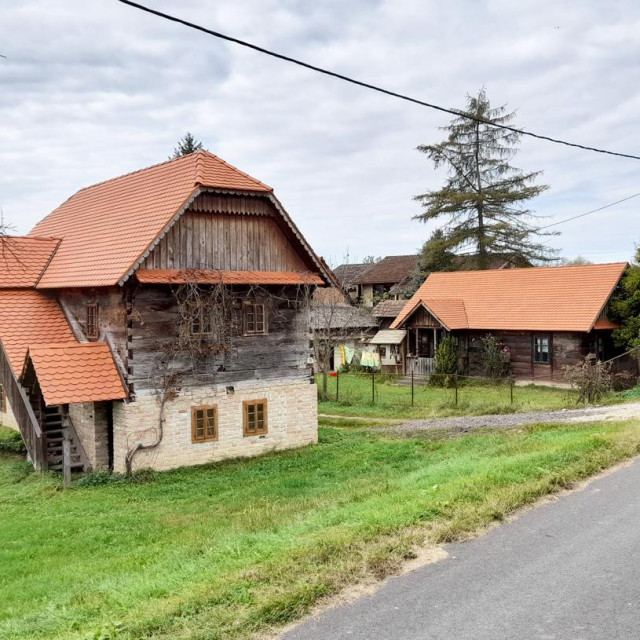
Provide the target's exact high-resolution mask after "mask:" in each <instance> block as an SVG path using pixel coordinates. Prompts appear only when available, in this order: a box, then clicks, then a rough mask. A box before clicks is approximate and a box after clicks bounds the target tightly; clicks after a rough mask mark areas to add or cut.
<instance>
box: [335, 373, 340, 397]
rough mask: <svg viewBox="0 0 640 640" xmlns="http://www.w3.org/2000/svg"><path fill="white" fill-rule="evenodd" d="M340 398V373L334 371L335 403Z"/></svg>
mask: <svg viewBox="0 0 640 640" xmlns="http://www.w3.org/2000/svg"><path fill="white" fill-rule="evenodd" d="M339 398H340V372H339V371H336V402H338V399H339Z"/></svg>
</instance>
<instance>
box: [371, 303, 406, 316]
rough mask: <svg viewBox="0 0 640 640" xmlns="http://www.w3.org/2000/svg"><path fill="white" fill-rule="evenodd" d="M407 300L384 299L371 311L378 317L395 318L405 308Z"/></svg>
mask: <svg viewBox="0 0 640 640" xmlns="http://www.w3.org/2000/svg"><path fill="white" fill-rule="evenodd" d="M406 302H407V301H406V300H382V301H381V302H378V304H377V305H376V306H375V307H373V310H372V311H371V313H373V315H374V316H376V317H377V318H395V317H396V316H397V315H398V314H399V313H400V312H401V311H402V310H403V309H404V305H405V304H406Z"/></svg>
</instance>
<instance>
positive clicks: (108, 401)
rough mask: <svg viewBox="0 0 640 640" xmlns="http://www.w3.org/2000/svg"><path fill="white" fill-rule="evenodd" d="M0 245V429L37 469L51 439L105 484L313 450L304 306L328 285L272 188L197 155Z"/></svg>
mask: <svg viewBox="0 0 640 640" xmlns="http://www.w3.org/2000/svg"><path fill="white" fill-rule="evenodd" d="M0 245H1V246H0V249H2V252H1V253H0V261H3V262H4V264H3V267H4V268H3V269H0V383H1V384H2V387H3V388H2V392H1V394H0V395H2V399H3V402H2V404H0V411H1V410H3V409H4V412H2V413H0V422H1V423H3V424H10V425H14V426H16V427H17V428H19V429H20V431H21V433H22V436H23V439H24V441H25V443H26V445H27V449H28V452H29V456H30V459H31V460H32V462H33V463H34V465H35V466H36V467H38V468H40V469H47V468H53V469H56V468H59V467H60V464H61V461H62V451H63V441H64V440H65V439H66V440H68V441H70V443H71V446H70V450H71V456H72V462H73V464H74V466H75V467H76V468H77V469H99V468H111V469H114V470H116V471H124V470H126V469H132V468H137V467H153V468H156V469H168V468H172V467H177V466H181V465H190V464H201V463H205V462H209V461H214V460H220V459H223V458H229V457H238V456H252V455H258V454H261V453H265V452H267V451H272V450H279V449H285V448H290V447H297V446H302V445H305V444H309V443H313V442H315V441H316V439H317V409H316V388H315V385H314V383H313V378H312V377H311V368H310V357H311V347H310V343H309V337H310V330H309V304H308V301H309V299H310V298H311V296H312V294H313V290H314V289H315V287H317V286H325V285H326V284H328V283H329V282H330V274H329V273H328V270H327V268H326V266H325V265H324V263H323V262H322V261H321V260H320V259H319V258H318V257H317V256H316V255H315V254H314V252H313V250H312V249H311V247H310V246H309V244H308V243H307V242H306V240H305V239H304V237H303V236H302V234H301V233H300V231H299V230H298V228H297V227H296V226H295V224H294V223H293V221H292V220H291V218H290V217H289V215H288V214H287V212H286V211H285V210H284V208H283V207H282V205H281V204H280V202H279V201H278V200H277V198H276V197H275V195H274V192H273V189H272V188H271V187H269V186H267V185H266V184H264V183H262V182H260V181H258V180H256V179H255V178H252V177H251V176H249V175H247V174H245V173H243V172H241V171H239V170H238V169H236V168H234V167H232V166H230V165H229V164H227V163H225V162H224V161H222V160H221V159H219V158H217V157H216V156H214V155H212V154H210V153H208V152H205V151H198V152H196V153H194V154H191V155H188V156H183V157H180V158H178V159H175V160H171V161H169V162H165V163H162V164H159V165H155V166H153V167H150V168H147V169H143V170H140V171H136V172H134V173H130V174H127V175H124V176H121V177H119V178H115V179H113V180H108V181H106V182H102V183H100V184H97V185H94V186H92V187H89V188H86V189H82V190H81V191H79V192H77V193H76V194H75V195H73V196H72V197H71V198H69V199H68V200H67V201H66V202H65V203H63V204H62V205H61V206H60V207H58V208H57V209H56V210H55V211H53V212H52V213H51V214H49V215H48V216H47V217H46V218H44V219H43V220H42V221H41V222H40V223H39V224H37V225H36V227H35V228H34V229H33V230H32V232H31V233H30V234H29V235H28V236H26V237H20V238H5V239H3V240H2V241H0ZM64 446H65V447H66V445H64ZM66 448H67V450H68V449H69V448H68V447H66ZM67 458H68V456H67Z"/></svg>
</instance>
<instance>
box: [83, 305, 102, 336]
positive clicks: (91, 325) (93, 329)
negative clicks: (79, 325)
mask: <svg viewBox="0 0 640 640" xmlns="http://www.w3.org/2000/svg"><path fill="white" fill-rule="evenodd" d="M99 331H100V323H99V319H98V303H97V302H90V303H89V304H88V305H87V324H86V334H87V338H93V339H95V338H97V337H98V334H99Z"/></svg>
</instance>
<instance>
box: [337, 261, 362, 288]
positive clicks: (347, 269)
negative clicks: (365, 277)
mask: <svg viewBox="0 0 640 640" xmlns="http://www.w3.org/2000/svg"><path fill="white" fill-rule="evenodd" d="M370 266H371V265H370V264H364V263H361V264H341V265H340V266H339V267H336V268H335V269H334V270H333V273H334V275H335V277H336V278H337V279H338V282H340V284H341V285H342V286H343V287H349V286H351V285H352V284H355V283H356V281H357V280H358V278H359V277H360V275H361V274H362V273H363V272H364V271H366V270H367V269H368V268H369V267H370Z"/></svg>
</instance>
